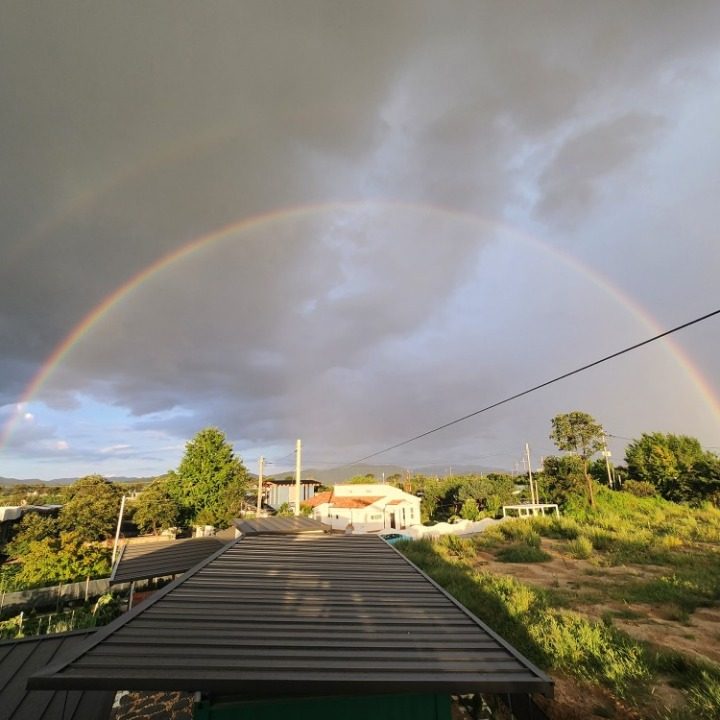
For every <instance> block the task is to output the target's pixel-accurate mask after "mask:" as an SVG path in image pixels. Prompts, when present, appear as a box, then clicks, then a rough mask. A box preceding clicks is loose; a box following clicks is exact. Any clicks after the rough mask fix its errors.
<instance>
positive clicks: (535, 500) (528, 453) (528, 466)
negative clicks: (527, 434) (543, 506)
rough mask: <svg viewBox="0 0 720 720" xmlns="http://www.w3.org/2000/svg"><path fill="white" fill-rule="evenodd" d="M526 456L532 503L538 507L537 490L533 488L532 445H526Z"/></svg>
mask: <svg viewBox="0 0 720 720" xmlns="http://www.w3.org/2000/svg"><path fill="white" fill-rule="evenodd" d="M525 455H526V456H527V469H528V482H529V483H530V502H531V503H532V504H533V505H537V503H538V498H536V497H535V489H534V488H533V477H532V465H531V464H530V445H529V444H528V443H525Z"/></svg>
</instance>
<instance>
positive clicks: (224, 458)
mask: <svg viewBox="0 0 720 720" xmlns="http://www.w3.org/2000/svg"><path fill="white" fill-rule="evenodd" d="M248 483H249V477H248V472H247V470H246V469H245V466H244V465H243V463H242V460H241V459H240V458H237V457H235V454H234V452H233V449H232V446H231V445H230V444H229V443H228V441H227V440H226V439H225V434H224V433H223V432H221V431H220V430H218V429H217V428H214V427H209V428H205V429H204V430H201V431H200V432H199V433H197V435H195V437H194V438H193V439H192V440H190V441H189V442H188V443H187V444H186V445H185V455H184V456H183V459H182V461H181V463H180V466H179V467H178V469H177V473H175V475H174V477H172V478H171V480H170V481H169V483H168V488H169V491H170V494H171V495H172V497H173V498H174V499H175V500H176V501H177V502H178V504H179V505H180V509H181V513H182V516H183V519H184V520H186V521H191V522H193V521H195V520H196V519H197V518H198V517H199V515H200V513H202V519H203V520H204V521H206V522H208V521H209V524H213V525H218V526H224V525H227V523H228V522H229V520H228V506H227V503H228V501H229V499H230V498H235V499H236V498H237V496H238V494H241V495H244V492H245V489H246V488H247V486H248ZM233 502H234V500H233ZM230 519H232V518H230Z"/></svg>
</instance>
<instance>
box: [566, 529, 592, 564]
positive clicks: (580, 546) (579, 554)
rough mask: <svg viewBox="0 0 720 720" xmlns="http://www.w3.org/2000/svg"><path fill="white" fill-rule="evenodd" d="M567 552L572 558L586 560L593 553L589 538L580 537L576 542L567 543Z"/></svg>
mask: <svg viewBox="0 0 720 720" xmlns="http://www.w3.org/2000/svg"><path fill="white" fill-rule="evenodd" d="M567 550H568V553H569V554H570V555H571V556H572V557H574V558H578V559H581V560H587V559H588V558H589V557H590V556H591V555H592V553H593V544H592V542H591V540H590V538H588V537H585V536H584V535H581V536H580V537H578V538H577V539H576V540H570V542H568V544H567Z"/></svg>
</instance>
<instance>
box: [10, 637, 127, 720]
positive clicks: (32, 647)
mask: <svg viewBox="0 0 720 720" xmlns="http://www.w3.org/2000/svg"><path fill="white" fill-rule="evenodd" d="M94 632H95V631H94V630H89V631H88V630H84V631H81V632H72V633H62V634H57V635H42V636H40V637H34V638H27V639H23V640H6V641H2V642H0V717H2V718H3V720H106V718H107V717H108V714H109V712H110V708H111V706H112V702H113V696H114V693H113V692H107V691H105V692H102V691H101V692H93V691H79V690H70V691H65V690H30V691H28V690H26V687H25V685H26V683H27V679H28V677H29V676H30V675H32V674H33V673H35V672H37V671H38V670H40V669H41V668H43V667H45V665H47V664H48V663H51V662H58V661H60V660H63V659H66V658H68V657H70V656H71V655H72V654H73V653H74V652H75V651H76V650H77V648H78V647H79V646H80V645H81V644H82V643H83V642H85V641H86V640H87V639H88V637H90V636H91V635H92V634H93V633H94Z"/></svg>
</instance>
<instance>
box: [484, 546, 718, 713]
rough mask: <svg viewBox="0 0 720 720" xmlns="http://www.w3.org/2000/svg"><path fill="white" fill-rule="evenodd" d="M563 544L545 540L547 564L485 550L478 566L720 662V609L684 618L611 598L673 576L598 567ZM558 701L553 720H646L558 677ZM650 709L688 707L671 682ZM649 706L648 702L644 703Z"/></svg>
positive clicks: (663, 608)
mask: <svg viewBox="0 0 720 720" xmlns="http://www.w3.org/2000/svg"><path fill="white" fill-rule="evenodd" d="M561 545H562V543H561V542H558V541H554V540H551V539H546V538H543V549H544V550H545V551H546V552H548V553H549V554H550V555H551V556H552V559H551V560H549V561H547V562H543V563H532V564H522V563H502V562H497V561H496V560H495V559H494V557H493V555H492V554H490V553H484V552H479V553H478V560H477V567H478V569H481V570H487V571H489V572H492V573H494V574H497V575H506V576H511V577H514V578H516V579H518V580H520V581H522V582H526V583H528V584H529V585H535V586H538V587H542V588H547V589H549V590H555V591H558V592H561V593H562V594H563V596H564V597H566V598H568V599H569V602H570V605H571V607H572V609H573V610H575V611H577V612H580V613H583V614H585V615H587V616H589V617H592V618H596V619H601V618H602V617H603V616H604V615H606V614H607V613H611V614H612V617H613V624H614V626H615V627H617V628H618V629H619V630H622V631H623V632H625V633H627V634H628V635H630V636H631V637H633V638H635V639H637V640H640V641H643V642H647V643H649V644H650V645H653V646H656V647H658V648H664V649H667V650H675V651H680V652H682V653H685V654H687V655H694V656H696V657H697V658H699V659H706V660H710V661H712V662H715V663H720V608H717V607H714V608H699V609H698V610H696V611H695V612H693V613H692V614H690V616H689V617H688V618H687V619H683V620H679V619H678V618H677V613H674V612H673V608H669V607H668V606H667V605H660V604H659V605H650V604H646V603H632V602H623V601H618V600H616V599H610V598H609V597H608V593H607V587H608V586H618V585H619V586H622V585H623V584H624V583H627V582H636V581H638V580H650V579H652V578H653V577H659V576H661V575H664V574H666V573H667V572H668V569H667V568H664V567H659V566H652V565H620V566H616V567H598V566H597V565H595V564H593V563H592V562H589V561H587V560H575V559H573V558H569V557H567V556H565V555H563V554H562V553H561V552H560V551H559V548H560V546H561ZM553 679H554V680H555V681H556V685H555V700H554V701H551V702H542V701H541V704H542V705H543V709H544V710H545V712H546V713H547V714H548V716H549V717H551V718H552V719H553V720H569V719H570V718H583V717H587V718H594V717H604V718H628V719H629V720H634V719H635V718H646V717H648V715H647V714H638V712H637V711H636V710H633V709H632V708H631V707H629V706H626V705H624V704H623V703H621V702H619V701H618V700H617V699H616V698H614V697H613V696H612V695H610V693H608V692H607V691H605V690H604V689H602V688H600V687H597V686H592V685H588V684H585V683H579V682H578V681H577V680H575V679H571V678H563V677H559V676H557V675H553ZM651 692H652V696H651V698H650V705H651V706H652V707H653V709H654V710H655V711H656V712H657V714H658V716H659V717H662V715H663V714H664V713H665V712H667V711H668V710H672V709H674V708H677V707H681V706H682V704H683V702H684V701H683V696H682V694H681V693H680V692H679V691H678V690H676V689H675V688H673V687H671V686H670V685H668V684H667V683H665V682H662V681H661V682H660V683H658V685H657V686H656V687H654V688H652V691H651ZM643 704H645V703H643Z"/></svg>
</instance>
